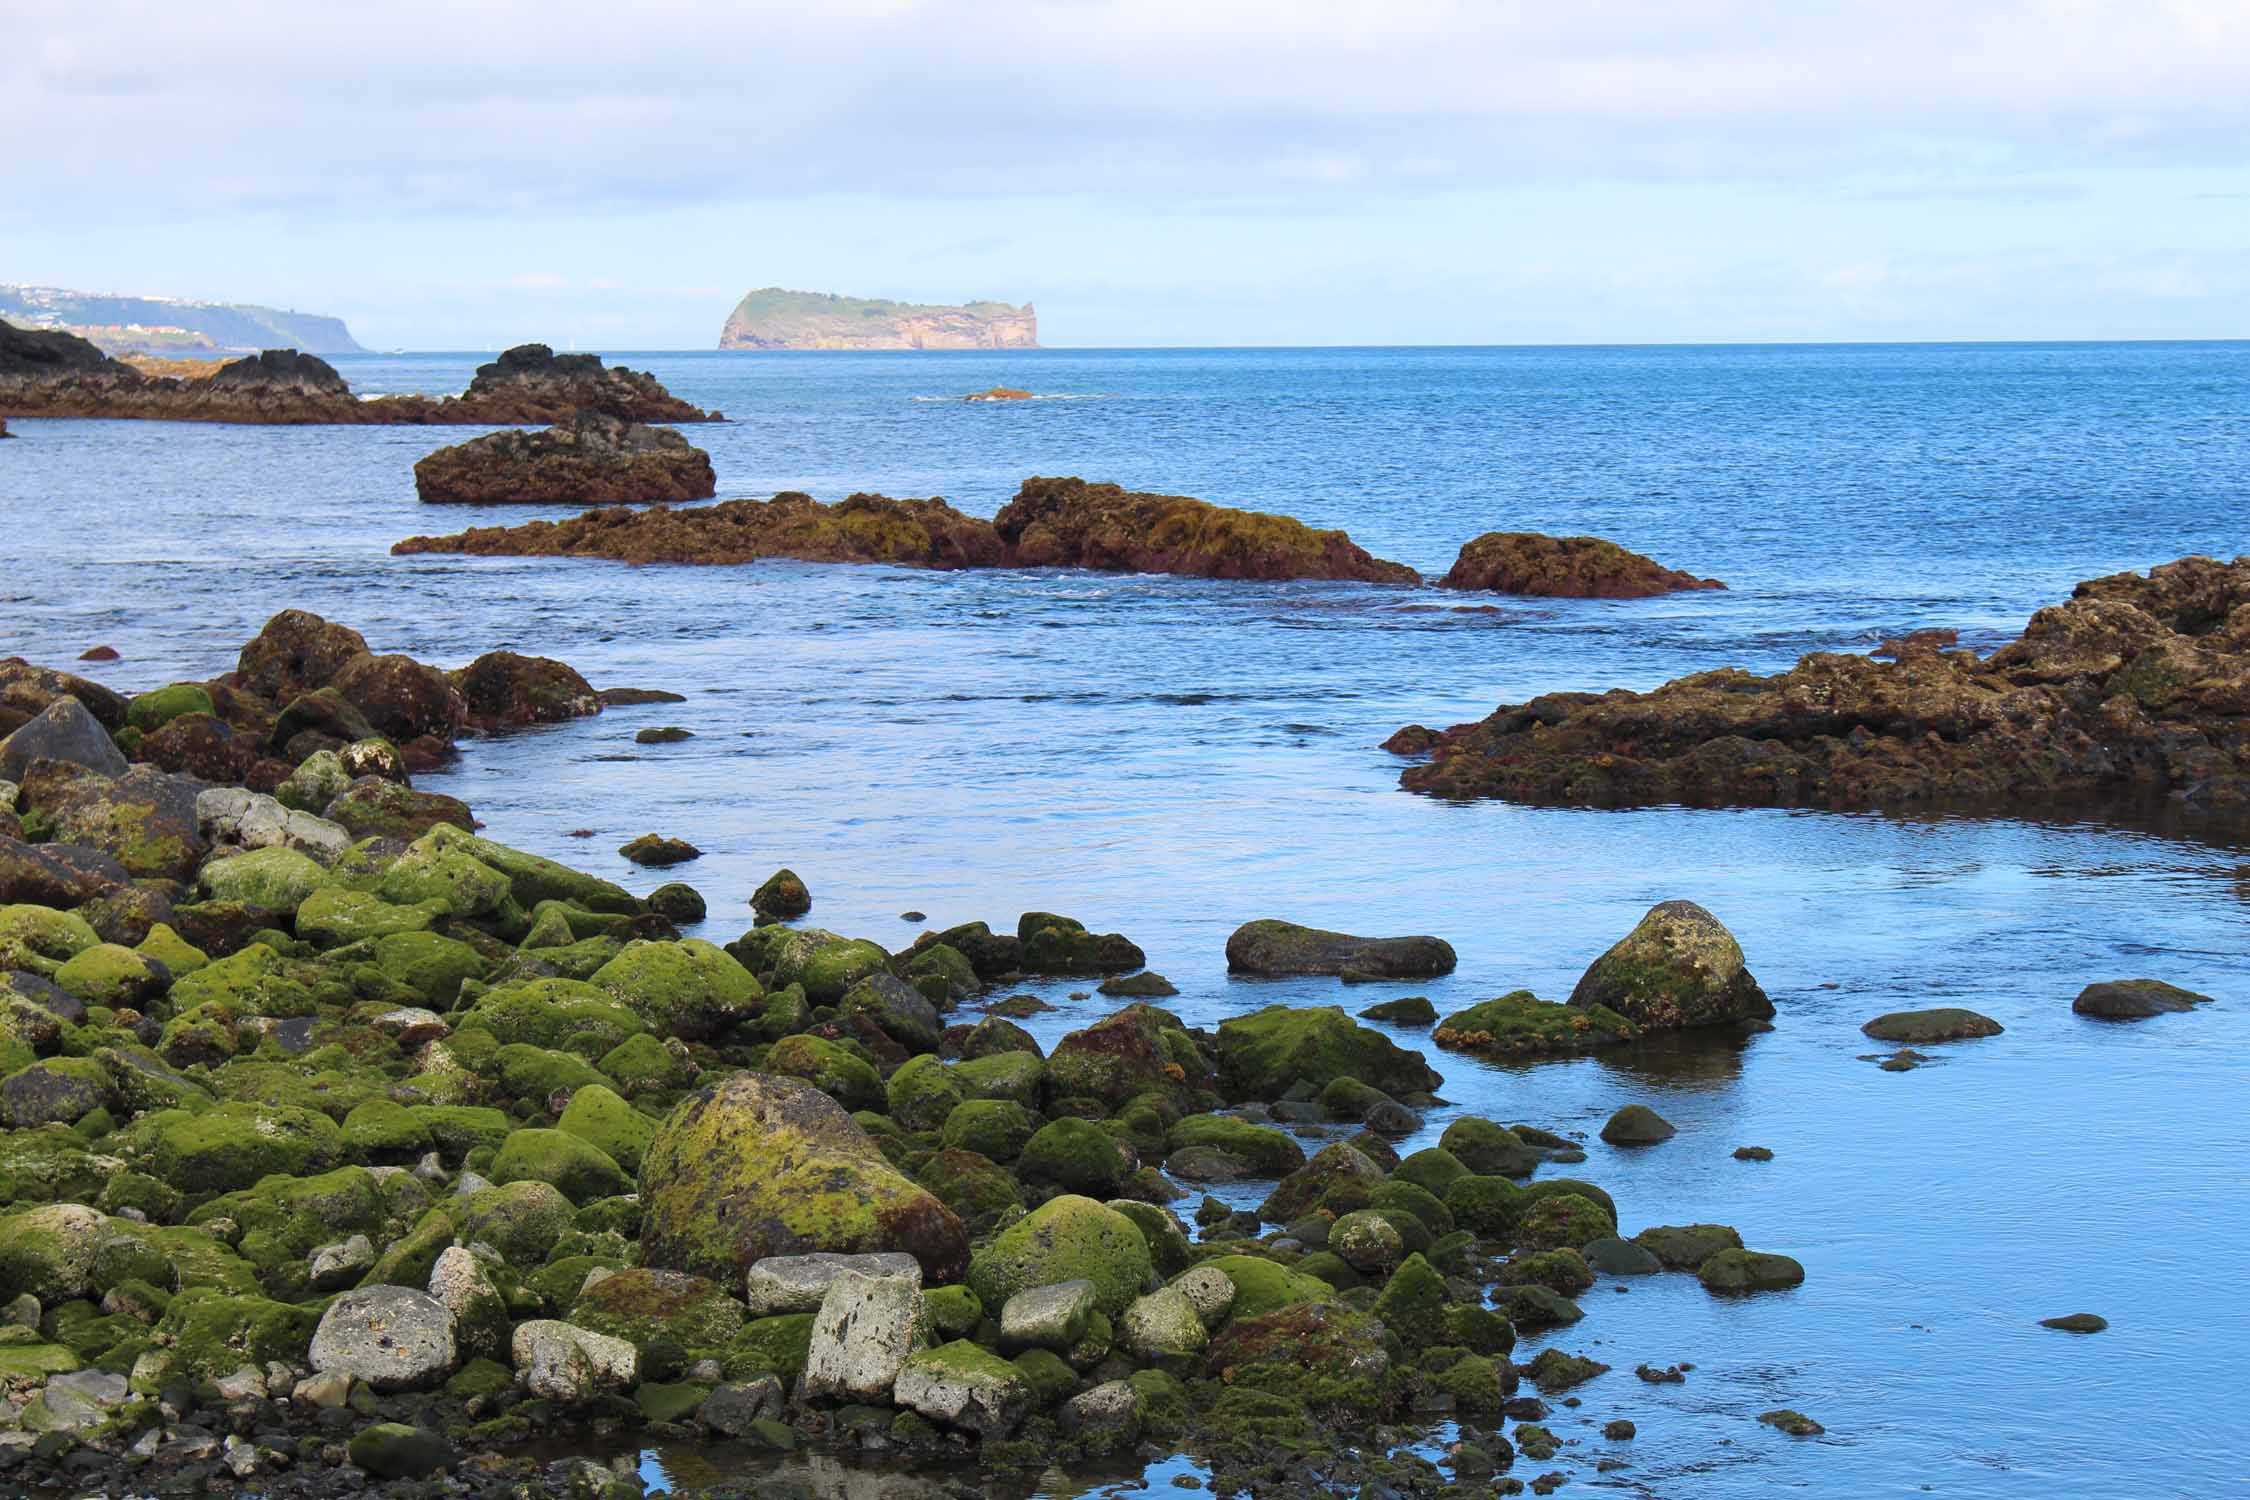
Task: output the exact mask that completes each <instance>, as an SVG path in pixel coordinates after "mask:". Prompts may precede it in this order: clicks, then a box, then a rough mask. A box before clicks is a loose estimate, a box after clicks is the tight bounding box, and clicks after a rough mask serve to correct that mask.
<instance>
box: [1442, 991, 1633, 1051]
mask: <svg viewBox="0 0 2250 1500" xmlns="http://www.w3.org/2000/svg"><path fill="white" fill-rule="evenodd" d="M1640 1035H1641V1028H1640V1027H1639V1026H1637V1025H1635V1024H1634V1023H1633V1022H1631V1021H1628V1020H1626V1019H1625V1018H1624V1017H1623V1016H1621V1015H1619V1014H1618V1013H1617V1012H1616V1011H1613V1010H1611V1009H1610V1008H1609V1007H1608V1006H1606V1005H1586V1006H1579V1005H1561V1004H1557V1003H1556V1002H1554V1001H1551V1000H1542V999H1540V998H1539V997H1538V996H1536V995H1534V994H1532V993H1531V991H1529V990H1513V991H1510V992H1509V993H1508V994H1505V995H1502V996H1500V997H1499V998H1498V999H1494V1000H1486V1001H1482V1002H1480V1003H1478V1004H1476V1005H1472V1006H1470V1007H1469V1008H1468V1009H1467V1010H1459V1011H1455V1012H1454V1013H1453V1014H1452V1015H1450V1016H1447V1017H1446V1018H1445V1019H1444V1020H1443V1021H1441V1022H1439V1023H1438V1027H1437V1030H1435V1031H1433V1032H1432V1033H1431V1034H1430V1040H1432V1041H1434V1042H1436V1043H1437V1044H1438V1045H1439V1046H1440V1047H1449V1048H1451V1049H1453V1050H1454V1051H1457V1052H1474V1053H1478V1054H1480V1055H1483V1056H1487V1057H1577V1056H1582V1055H1584V1054H1586V1053H1589V1052H1598V1051H1600V1050H1601V1049H1602V1048H1604V1047H1614V1046H1616V1045H1617V1044H1619V1043H1621V1042H1630V1041H1633V1040H1635V1039H1637V1038H1638V1037H1639V1036H1640Z"/></svg>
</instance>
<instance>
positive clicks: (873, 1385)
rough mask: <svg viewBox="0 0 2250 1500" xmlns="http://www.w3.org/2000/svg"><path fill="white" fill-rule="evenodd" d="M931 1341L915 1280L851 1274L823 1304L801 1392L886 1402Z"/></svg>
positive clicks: (839, 1279)
mask: <svg viewBox="0 0 2250 1500" xmlns="http://www.w3.org/2000/svg"><path fill="white" fill-rule="evenodd" d="M928 1341H929V1337H928V1332H927V1329H926V1327H925V1325H924V1321H923V1312H922V1288H921V1286H920V1284H919V1283H918V1282H917V1281H916V1280H915V1279H914V1278H911V1277H905V1276H862V1275H860V1274H859V1273H858V1272H857V1271H846V1272H844V1273H843V1274H842V1275H840V1276H838V1277H837V1278H836V1280H835V1281H834V1282H832V1283H831V1284H830V1285H829V1288H828V1291H827V1293H826V1294H825V1295H824V1296H822V1298H821V1300H820V1312H819V1313H818V1314H817V1315H816V1316H815V1317H814V1319H813V1329H812V1343H811V1344H810V1345H809V1346H807V1348H806V1351H805V1373H804V1378H803V1380H802V1381H801V1383H800V1384H799V1386H798V1390H799V1392H800V1393H801V1394H802V1396H803V1397H804V1398H805V1399H807V1400H818V1399H821V1398H824V1397H825V1398H830V1399H841V1400H847V1401H879V1400H883V1399H885V1398H887V1397H888V1396H889V1395H890V1393H891V1387H892V1386H893V1385H894V1384H896V1383H897V1381H898V1377H899V1371H900V1370H901V1369H903V1368H904V1367H905V1364H906V1360H907V1356H908V1355H910V1354H912V1353H913V1352H914V1351H915V1350H916V1349H919V1348H921V1347H922V1346H923V1345H924V1344H926V1343H928Z"/></svg>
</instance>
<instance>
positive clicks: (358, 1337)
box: [311, 1286, 457, 1391]
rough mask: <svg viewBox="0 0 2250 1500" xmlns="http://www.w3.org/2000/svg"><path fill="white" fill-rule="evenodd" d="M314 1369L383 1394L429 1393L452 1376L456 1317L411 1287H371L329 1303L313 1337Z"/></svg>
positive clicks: (438, 1303)
mask: <svg viewBox="0 0 2250 1500" xmlns="http://www.w3.org/2000/svg"><path fill="white" fill-rule="evenodd" d="M311 1358H312V1367H313V1368H314V1369H315V1370H317V1371H320V1372H321V1373H323V1374H326V1373H328V1372H329V1371H337V1372H340V1373H343V1374H346V1375H350V1376H352V1377H353V1378H354V1379H356V1380H360V1381H363V1382H365V1383H366V1384H367V1385H368V1386H369V1387H371V1388H372V1389H374V1390H378V1391H424V1390H430V1389H432V1388H434V1387H436V1386H438V1385H441V1384H443V1383H444V1381H445V1379H446V1377H447V1376H449V1375H451V1374H452V1373H453V1369H454V1365H455V1363H456V1359H457V1354H456V1350H455V1347H454V1342H453V1314H452V1313H451V1312H449V1311H447V1309H446V1306H445V1304H444V1303H442V1302H440V1301H438V1300H437V1299H436V1298H435V1297H432V1296H431V1295H430V1294H429V1293H427V1292H418V1291H416V1290H414V1289H413V1288H412V1287H403V1286H370V1287H362V1288H360V1289H359V1290H357V1291H352V1292H346V1293H344V1294H343V1295H342V1296H341V1297H338V1298H337V1299H336V1300H335V1301H333V1302H331V1303H329V1304H328V1311H327V1312H325V1313H323V1314H321V1318H320V1327H319V1328H317V1329H316V1330H314V1332H313V1339H312V1351H311Z"/></svg>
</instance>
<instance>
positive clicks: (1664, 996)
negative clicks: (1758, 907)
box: [1570, 901, 1773, 1031]
mask: <svg viewBox="0 0 2250 1500" xmlns="http://www.w3.org/2000/svg"><path fill="white" fill-rule="evenodd" d="M1570 1003H1571V1004H1572V1005H1573V1006H1576V1007H1578V1008H1580V1009H1590V1008H1592V1007H1594V1006H1597V1005H1599V1006H1605V1007H1607V1008H1608V1009H1610V1010H1612V1011H1615V1012H1616V1013H1617V1014H1618V1015H1620V1016H1623V1017H1624V1018H1625V1019H1626V1020H1628V1021H1630V1022H1632V1023H1633V1024H1634V1025H1636V1026H1639V1027H1642V1028H1643V1029H1644V1030H1651V1031H1672V1030H1677V1029H1679V1028H1681V1027H1687V1026H1714V1025H1721V1024H1725V1023H1727V1022H1733V1021H1764V1020H1771V1019H1773V1002H1772V1001H1770V1000H1768V999H1767V998H1766V992H1765V991H1764V990H1762V989H1760V988H1759V987H1758V981H1757V980H1756V979H1754V978H1752V977H1751V975H1750V971H1749V970H1748V969H1747V968H1745V967H1744V966H1743V959H1742V945H1741V944H1739V943H1737V942H1736V941H1735V940H1734V934H1732V933H1730V932H1728V931H1727V930H1726V928H1725V927H1724V926H1722V925H1721V924H1720V922H1719V919H1718V918H1716V917H1714V916H1712V915H1711V913H1709V912H1707V911H1705V910H1704V909H1703V908H1702V907H1700V906H1698V905H1696V904H1695V903H1694V902H1692V901H1665V902H1661V903H1659V904H1657V905H1656V906H1653V907H1651V908H1649V911H1648V914H1647V915H1646V916H1644V917H1642V918H1641V920H1640V922H1639V924H1638V925H1636V926H1635V927H1634V928H1633V930H1632V931H1631V932H1629V933H1627V934H1626V935H1625V936H1624V937H1622V938H1620V939H1618V941H1617V943H1616V944H1615V945H1614V946H1612V947H1611V948H1610V950H1609V951H1608V952H1606V953H1604V954H1603V955H1602V956H1601V957H1600V958H1597V959H1595V960H1594V962H1593V963H1592V964H1591V965H1589V966H1588V967H1587V970H1586V972H1585V974H1584V975H1583V976H1582V977H1581V978H1580V979H1579V981H1578V985H1577V988H1575V989H1573V990H1572V991H1571V992H1570Z"/></svg>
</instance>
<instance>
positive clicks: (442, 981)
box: [375, 931, 486, 1006]
mask: <svg viewBox="0 0 2250 1500" xmlns="http://www.w3.org/2000/svg"><path fill="white" fill-rule="evenodd" d="M375 967H376V968H378V969H380V970H381V971H382V972H383V974H384V976H385V977H387V978H389V979H393V980H396V981H397V982H398V983H400V984H402V985H404V986H406V988H408V989H410V990H412V991H413V992H414V993H415V994H417V995H419V996H420V997H421V998H422V999H424V1000H426V1001H428V1002H429V1003H430V1004H432V1005H436V1006H450V1005H452V1004H453V1002H454V1001H455V1000H456V999H457V998H459V996H460V993H461V984H462V981H464V980H468V979H480V978H482V977H483V976H484V973H485V969H486V964H485V960H484V955H483V954H481V953H479V952H478V951H477V950H476V949H475V948H472V947H470V946H469V945H468V944H467V943H464V942H460V941H457V940H456V939H453V938H449V937H440V936H439V935H438V934H437V933H434V932H411V931H409V932H392V933H386V934H384V935H383V936H381V937H378V938H376V939H375Z"/></svg>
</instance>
